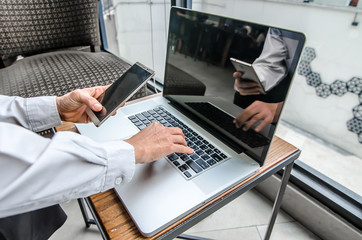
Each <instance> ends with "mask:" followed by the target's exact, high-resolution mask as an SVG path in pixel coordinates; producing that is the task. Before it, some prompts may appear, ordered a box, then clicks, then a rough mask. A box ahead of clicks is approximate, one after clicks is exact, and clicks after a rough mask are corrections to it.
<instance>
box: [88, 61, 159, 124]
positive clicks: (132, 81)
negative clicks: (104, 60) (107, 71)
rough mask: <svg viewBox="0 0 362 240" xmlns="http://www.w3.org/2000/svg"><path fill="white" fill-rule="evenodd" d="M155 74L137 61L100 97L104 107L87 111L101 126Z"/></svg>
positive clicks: (99, 99) (94, 121) (95, 122)
mask: <svg viewBox="0 0 362 240" xmlns="http://www.w3.org/2000/svg"><path fill="white" fill-rule="evenodd" d="M154 75H155V73H154V71H153V70H151V69H149V68H147V67H146V66H144V65H142V64H141V63H139V62H136V63H135V64H134V65H132V66H131V68H129V69H128V70H127V71H126V72H125V73H123V74H122V76H121V77H120V78H118V79H117V81H115V82H114V83H113V84H112V85H111V86H110V87H109V88H107V90H106V91H105V92H104V93H103V94H102V95H101V96H99V97H98V99H97V100H98V101H99V102H100V103H101V104H102V106H103V108H102V110H101V111H99V112H95V111H93V110H92V109H90V108H87V109H86V113H87V114H88V116H89V117H90V119H91V120H92V121H93V123H94V125H96V126H97V127H99V126H100V125H101V124H102V123H104V122H105V121H106V120H107V119H108V118H109V117H110V116H112V114H113V113H115V112H116V111H117V109H118V108H120V107H121V105H122V104H124V103H125V102H126V101H127V100H128V99H130V98H131V97H132V96H133V94H135V93H136V92H137V91H138V90H139V89H140V88H141V87H142V86H143V85H144V84H146V83H147V81H148V80H150V79H151V78H152V77H153V76H154Z"/></svg>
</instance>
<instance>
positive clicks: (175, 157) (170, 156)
mask: <svg viewBox="0 0 362 240" xmlns="http://www.w3.org/2000/svg"><path fill="white" fill-rule="evenodd" d="M167 158H168V159H170V160H171V161H175V160H176V159H178V156H177V155H176V154H175V153H172V154H171V155H168V156H167Z"/></svg>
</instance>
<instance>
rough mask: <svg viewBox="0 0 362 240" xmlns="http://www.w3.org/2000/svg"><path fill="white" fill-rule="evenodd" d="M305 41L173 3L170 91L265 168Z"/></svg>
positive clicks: (187, 111)
mask: <svg viewBox="0 0 362 240" xmlns="http://www.w3.org/2000/svg"><path fill="white" fill-rule="evenodd" d="M304 42H305V37H304V35H303V34H302V33H298V32H294V31H290V30H285V29H280V28H277V27H271V26H266V25H261V24H257V23H252V22H246V21H242V20H237V19H232V18H227V17H221V16H216V15H212V14H207V13H203V12H197V11H193V10H188V9H182V8H172V9H171V14H170V26H169V35H168V46H167V57H166V68H165V78H164V91H163V94H164V96H165V97H167V98H168V99H169V100H170V101H171V102H172V104H174V106H175V107H178V108H179V109H180V110H181V111H183V112H184V113H185V114H187V115H188V116H189V117H190V118H191V119H192V120H194V121H196V122H197V123H198V124H200V125H202V126H203V127H205V128H207V129H208V130H209V131H211V132H212V133H213V134H214V135H215V136H216V137H218V138H220V139H221V140H222V141H223V142H225V143H226V144H228V145H229V146H230V147H231V148H233V149H234V150H235V151H237V152H245V153H246V154H248V155H249V156H251V157H253V158H254V159H255V160H256V161H257V162H259V164H260V165H262V164H263V163H264V161H265V158H266V154H267V151H268V149H269V146H270V144H271V141H272V137H273V135H274V132H275V126H276V123H277V121H278V120H279V116H280V110H281V108H282V106H283V104H284V103H285V99H286V96H287V93H288V89H289V87H290V83H291V80H292V77H293V75H294V72H295V70H296V66H297V63H298V60H299V57H300V55H301V51H302V48H303V45H304ZM231 58H232V59H235V60H234V61H235V62H234V63H232V60H231ZM239 67H240V68H239ZM237 69H238V70H239V71H237ZM235 72H238V73H237V74H239V76H241V78H238V80H235V78H234V76H233V74H235ZM235 118H236V119H237V120H235ZM266 123H267V124H266ZM249 125H251V127H250V128H249V129H248V130H245V129H244V127H246V128H247V127H249ZM264 125H265V126H264ZM258 126H259V127H258Z"/></svg>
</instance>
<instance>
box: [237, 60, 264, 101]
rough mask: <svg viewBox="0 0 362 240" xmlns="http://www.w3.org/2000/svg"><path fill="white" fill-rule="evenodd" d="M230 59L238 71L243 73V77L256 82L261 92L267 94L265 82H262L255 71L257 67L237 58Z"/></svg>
mask: <svg viewBox="0 0 362 240" xmlns="http://www.w3.org/2000/svg"><path fill="white" fill-rule="evenodd" d="M230 61H231V63H232V64H233V66H234V68H235V69H236V71H238V72H242V73H243V76H242V78H243V79H247V80H249V81H253V82H256V83H257V84H258V86H259V88H260V93H262V94H266V92H265V89H264V86H263V84H262V83H261V82H260V80H259V77H258V75H257V74H256V72H255V69H254V68H253V66H252V65H251V64H250V63H247V62H243V61H241V60H239V59H236V58H230Z"/></svg>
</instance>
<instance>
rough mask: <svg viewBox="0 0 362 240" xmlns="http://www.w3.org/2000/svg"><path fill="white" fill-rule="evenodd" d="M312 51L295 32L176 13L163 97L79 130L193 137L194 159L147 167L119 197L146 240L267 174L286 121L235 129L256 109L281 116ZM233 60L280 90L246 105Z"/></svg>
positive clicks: (178, 157) (180, 157) (108, 135)
mask: <svg viewBox="0 0 362 240" xmlns="http://www.w3.org/2000/svg"><path fill="white" fill-rule="evenodd" d="M304 42H305V37H304V35H303V34H302V33H298V32H295V31H290V30H285V29H280V28H277V27H271V26H266V25H262V24H258V23H254V22H247V21H242V20H238V19H233V18H228V17H222V16H217V15H213V14H209V13H205V12H199V11H193V10H189V9H183V8H177V7H173V8H171V13H170V24H169V34H168V44H167V56H166V62H165V73H164V88H163V95H162V96H158V97H155V98H151V99H148V100H145V101H141V102H138V103H135V104H131V105H128V106H125V107H123V108H120V109H119V110H118V111H117V114H116V115H115V116H113V117H111V118H110V119H108V120H107V121H106V122H105V123H104V124H103V125H102V126H100V127H99V128H97V127H95V126H94V125H93V124H92V123H90V124H77V125H76V126H77V128H78V130H79V132H80V133H81V134H82V135H86V136H89V137H90V138H93V139H94V140H96V141H108V140H115V139H127V138H129V137H130V136H132V135H134V134H136V133H137V132H138V131H140V130H142V129H143V128H145V127H146V126H147V125H148V124H150V123H151V122H153V121H158V122H160V123H161V124H163V125H165V126H176V127H180V128H181V129H182V130H183V131H184V134H185V136H186V140H187V143H188V145H189V146H191V147H192V148H194V149H195V152H194V153H193V154H190V155H186V154H180V153H174V154H170V155H169V156H167V157H165V158H162V159H160V160H158V161H156V162H153V163H150V164H142V165H141V164H139V165H137V166H136V170H135V174H134V177H133V179H132V180H131V182H130V183H128V184H125V185H122V186H116V188H115V191H116V192H117V194H118V195H119V198H120V199H121V201H122V202H123V204H124V206H125V208H126V209H127V211H128V213H129V214H130V216H131V218H132V219H133V221H134V222H135V224H136V225H137V227H138V229H139V230H140V232H141V233H142V234H143V235H144V236H146V237H150V236H153V235H155V234H157V233H158V232H160V231H161V230H163V229H164V228H166V227H168V226H170V225H171V224H173V223H174V222H176V221H177V220H179V219H181V218H182V217H184V216H185V215H187V214H188V213H190V212H192V211H193V210H195V209H197V208H199V207H200V206H202V205H203V204H205V203H207V202H208V201H210V200H211V199H213V198H215V197H216V196H217V195H219V194H221V193H223V192H225V191H227V190H228V189H230V188H231V187H233V186H235V185H236V184H238V183H240V182H241V181H243V180H245V179H246V178H248V177H249V176H251V175H253V174H254V173H255V172H256V171H257V170H258V169H259V168H260V166H262V165H263V164H264V161H265V158H266V156H267V152H268V149H269V147H270V144H271V142H272V138H273V135H274V132H275V128H276V126H277V122H278V119H279V115H276V116H275V117H274V121H273V122H272V123H270V124H267V126H266V127H264V128H263V129H262V130H261V131H260V132H256V131H254V130H253V128H254V127H255V126H257V125H258V124H259V122H257V123H256V124H254V126H253V127H252V129H249V130H248V131H243V130H242V129H241V128H236V127H235V125H234V124H233V122H232V121H233V119H234V118H235V117H236V116H238V115H239V114H241V113H242V112H243V111H244V109H247V108H248V107H249V106H250V105H251V104H253V103H255V102H256V101H259V102H260V103H263V104H264V103H265V104H279V105H280V106H282V104H283V103H284V102H285V99H286V96H287V93H288V89H289V86H290V83H291V80H292V77H293V75H294V72H295V70H296V67H297V64H298V60H299V58H300V55H301V52H302V49H303V45H304ZM230 58H236V59H239V60H241V61H244V62H248V63H250V64H254V63H256V62H258V63H260V65H259V66H258V67H256V69H257V70H256V71H257V73H258V75H259V74H260V75H259V78H260V79H261V81H274V83H273V84H272V85H274V86H273V87H272V88H270V89H269V91H267V94H259V95H249V96H243V95H240V94H239V93H238V92H237V91H236V90H235V88H234V81H235V79H234V78H233V73H234V72H235V69H234V67H233V65H232V64H231V62H230ZM255 65H256V64H255ZM263 67H264V68H265V69H263ZM258 69H259V70H258ZM268 76H273V79H272V80H270V79H268ZM274 78H275V79H278V80H277V81H276V80H275V79H274ZM274 106H275V105H274Z"/></svg>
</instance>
